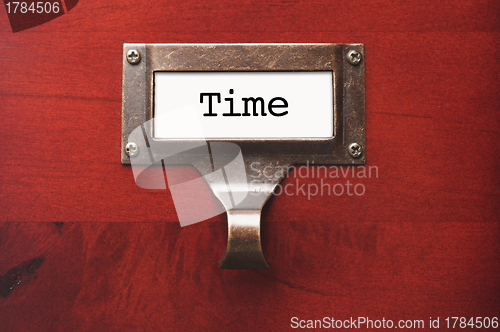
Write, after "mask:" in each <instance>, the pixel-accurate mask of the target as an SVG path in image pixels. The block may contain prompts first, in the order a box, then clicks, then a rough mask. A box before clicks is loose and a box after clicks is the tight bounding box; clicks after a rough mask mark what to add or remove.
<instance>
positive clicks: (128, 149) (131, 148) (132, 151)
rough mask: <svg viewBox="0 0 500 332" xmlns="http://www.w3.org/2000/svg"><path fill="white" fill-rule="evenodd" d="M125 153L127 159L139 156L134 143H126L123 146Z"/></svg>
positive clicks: (137, 148)
mask: <svg viewBox="0 0 500 332" xmlns="http://www.w3.org/2000/svg"><path fill="white" fill-rule="evenodd" d="M125 153H126V154H127V156H129V157H135V156H137V155H138V154H139V147H138V146H137V144H135V143H134V142H131V143H128V144H127V145H126V146H125Z"/></svg>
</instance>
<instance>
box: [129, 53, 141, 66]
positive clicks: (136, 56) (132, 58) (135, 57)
mask: <svg viewBox="0 0 500 332" xmlns="http://www.w3.org/2000/svg"><path fill="white" fill-rule="evenodd" d="M127 61H128V62H129V63H130V64H132V65H136V64H138V63H139V61H141V53H139V52H138V51H137V50H130V51H128V52H127Z"/></svg>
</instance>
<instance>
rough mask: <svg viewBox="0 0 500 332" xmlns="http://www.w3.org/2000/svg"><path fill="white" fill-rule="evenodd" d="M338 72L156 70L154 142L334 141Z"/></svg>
mask: <svg viewBox="0 0 500 332" xmlns="http://www.w3.org/2000/svg"><path fill="white" fill-rule="evenodd" d="M333 105H334V89H333V72H332V71H314V72H155V73H154V138H157V139H204V138H207V139H280V138H303V139H305V138H331V137H333V112H334V110H333Z"/></svg>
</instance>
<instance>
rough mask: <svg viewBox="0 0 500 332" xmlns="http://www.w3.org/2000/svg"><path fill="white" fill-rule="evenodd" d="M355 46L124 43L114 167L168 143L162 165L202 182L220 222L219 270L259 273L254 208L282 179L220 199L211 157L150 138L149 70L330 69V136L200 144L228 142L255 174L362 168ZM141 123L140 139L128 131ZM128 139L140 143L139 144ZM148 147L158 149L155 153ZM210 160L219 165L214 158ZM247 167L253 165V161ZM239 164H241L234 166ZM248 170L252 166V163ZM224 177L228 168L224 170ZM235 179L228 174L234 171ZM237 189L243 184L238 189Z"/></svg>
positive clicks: (360, 69)
mask: <svg viewBox="0 0 500 332" xmlns="http://www.w3.org/2000/svg"><path fill="white" fill-rule="evenodd" d="M364 63H365V61H364V47H363V45H362V44H124V46H123V99H122V101H123V105H122V139H121V162H122V164H130V163H131V158H133V161H134V163H139V164H142V163H143V164H144V165H148V164H151V162H152V161H158V160H161V159H162V157H163V156H161V155H159V154H157V153H156V152H155V151H159V150H161V147H166V146H169V147H170V148H171V147H172V146H175V149H176V150H178V151H187V150H189V151H190V152H189V153H179V154H176V155H175V156H171V157H170V158H169V160H168V163H169V164H170V163H174V164H192V165H194V166H195V167H196V168H197V169H198V171H199V172H200V173H201V174H202V175H203V176H204V177H205V179H206V180H207V182H208V184H209V186H210V188H211V189H212V190H213V192H214V194H215V195H216V197H217V198H218V199H219V200H220V201H221V202H222V204H223V206H224V207H225V209H226V211H227V217H228V242H227V248H226V253H225V255H224V257H223V258H222V261H221V262H220V264H219V267H220V268H223V269H267V268H269V264H268V262H267V260H266V258H265V257H264V254H263V252H262V246H261V234H260V223H261V211H262V207H263V206H264V204H265V203H266V201H267V200H268V199H269V197H270V195H271V194H272V193H273V191H274V189H275V188H276V186H277V185H278V184H279V182H280V181H281V180H282V179H283V177H284V176H285V175H286V174H284V173H280V172H272V171H271V172H270V173H271V174H277V175H275V176H273V177H272V178H270V179H268V181H267V182H266V183H252V179H251V178H249V177H240V178H238V176H237V175H235V177H233V178H236V179H237V181H241V183H242V184H243V183H244V184H245V185H247V186H245V189H244V190H248V191H250V192H252V193H253V195H248V196H247V197H246V198H245V199H244V200H243V201H242V202H240V203H238V204H236V205H234V204H232V202H231V201H230V200H229V199H228V193H227V186H226V185H225V180H224V178H221V177H220V176H216V175H215V174H214V173H212V171H213V170H214V168H215V166H216V165H214V164H213V159H212V158H207V156H206V155H205V154H202V153H197V152H196V149H189V145H190V144H193V143H194V144H195V145H196V143H200V142H196V141H193V140H165V139H155V138H154V136H153V128H152V126H151V125H150V124H151V121H149V120H151V119H153V117H154V114H153V110H154V107H153V103H154V96H153V93H154V72H157V71H180V72H189V71H234V72H242V71H266V72H269V71H270V72H272V71H333V81H332V86H333V92H334V93H333V96H334V101H333V105H334V107H333V109H332V112H333V121H334V123H333V128H334V129H333V133H332V137H331V138H326V139H324V138H322V139H314V138H308V139H302V138H301V139H290V138H286V139H268V140H262V139H207V140H206V142H207V143H208V144H211V145H212V144H213V148H212V151H211V153H212V154H214V153H217V151H216V150H217V149H216V144H223V143H224V142H228V143H235V144H237V145H238V146H239V148H240V149H241V153H242V155H243V163H244V167H245V168H246V169H247V174H250V165H252V163H255V162H258V163H259V164H258V165H259V167H260V168H261V171H264V170H266V171H268V172H269V170H273V169H278V167H279V169H282V168H284V169H286V168H288V166H291V165H294V164H305V163H312V162H314V163H315V164H316V165H317V164H320V165H321V164H335V165H363V164H364V163H365V154H366V148H365V82H364V80H365V76H364ZM140 126H142V128H143V130H142V134H144V137H143V138H141V137H130V136H131V134H132V136H134V135H137V133H135V134H134V133H133V131H134V129H135V128H137V127H140ZM136 141H143V142H146V143H144V144H143V145H144V146H137V145H135V144H136V143H134V142H136ZM153 147H160V149H155V148H153ZM218 160H224V156H223V155H221V156H219V158H218ZM254 165H255V164H254ZM240 166H241V165H240ZM254 167H255V166H254ZM226 172H229V173H231V172H232V169H231V168H226ZM235 174H236V171H235ZM242 187H243V186H242Z"/></svg>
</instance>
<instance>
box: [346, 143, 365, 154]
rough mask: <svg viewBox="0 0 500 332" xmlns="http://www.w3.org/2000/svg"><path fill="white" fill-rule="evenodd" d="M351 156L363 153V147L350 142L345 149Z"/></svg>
mask: <svg viewBox="0 0 500 332" xmlns="http://www.w3.org/2000/svg"><path fill="white" fill-rule="evenodd" d="M347 151H348V152H349V154H350V155H351V157H353V158H358V157H359V156H361V153H363V148H362V147H361V145H359V144H358V143H352V144H351V145H349V148H348V150H347Z"/></svg>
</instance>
